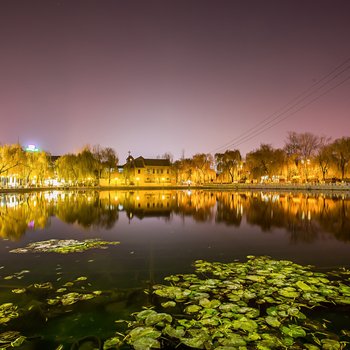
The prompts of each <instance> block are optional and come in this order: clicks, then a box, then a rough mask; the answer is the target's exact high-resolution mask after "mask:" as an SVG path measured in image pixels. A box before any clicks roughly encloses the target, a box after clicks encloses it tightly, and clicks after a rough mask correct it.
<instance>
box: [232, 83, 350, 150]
mask: <svg viewBox="0 0 350 350" xmlns="http://www.w3.org/2000/svg"><path fill="white" fill-rule="evenodd" d="M348 80H350V76H348V77H346V78H345V79H343V80H342V81H340V82H339V83H338V84H336V85H335V86H332V87H330V88H329V89H328V90H326V91H324V92H323V93H322V94H320V95H319V96H316V97H315V98H313V99H312V100H310V101H309V102H307V103H305V104H304V105H302V106H301V107H299V108H298V109H296V110H295V111H293V112H291V113H290V114H288V115H286V116H285V117H283V118H281V119H280V120H278V121H276V122H275V123H274V124H272V125H270V126H268V127H265V128H264V129H263V130H261V131H257V132H256V134H254V135H252V136H251V137H248V138H246V139H244V140H241V141H240V142H237V143H234V144H232V145H235V146H238V145H241V144H242V143H245V142H247V141H250V140H251V139H253V138H254V137H256V136H258V135H260V134H262V133H263V132H265V131H267V130H269V129H271V128H272V127H274V126H275V125H277V124H279V123H280V122H282V121H283V120H285V119H287V118H289V117H290V116H292V115H294V114H296V113H297V112H299V111H300V110H302V109H304V108H306V107H307V106H309V105H310V104H312V103H314V102H315V101H317V100H318V99H320V98H321V97H323V96H324V95H326V94H328V93H329V92H330V91H332V90H334V89H336V88H337V87H338V86H340V85H343V84H344V83H346V82H347V81H348Z"/></svg>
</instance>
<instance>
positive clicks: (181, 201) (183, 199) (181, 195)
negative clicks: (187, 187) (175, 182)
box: [174, 191, 216, 222]
mask: <svg viewBox="0 0 350 350" xmlns="http://www.w3.org/2000/svg"><path fill="white" fill-rule="evenodd" d="M215 204H216V195H215V194H214V193H213V192H208V191H194V192H191V191H182V192H178V194H177V205H176V206H175V207H174V212H175V213H176V214H178V215H182V216H191V217H193V219H194V220H195V221H197V222H205V221H212V220H213V218H214V206H215Z"/></svg>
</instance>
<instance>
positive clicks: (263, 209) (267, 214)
mask: <svg viewBox="0 0 350 350" xmlns="http://www.w3.org/2000/svg"><path fill="white" fill-rule="evenodd" d="M120 215H126V217H127V218H128V220H143V219H144V218H147V217H158V218H163V219H164V220H166V221H171V220H172V219H173V218H174V217H183V218H185V217H189V218H191V219H193V220H194V221H196V222H208V223H217V224H225V225H232V226H235V227H239V226H241V225H242V223H247V224H248V225H256V226H258V227H260V229H261V230H262V231H264V232H270V231H272V230H273V229H274V228H282V229H286V230H287V231H288V232H290V237H291V240H292V241H295V242H297V241H304V242H312V241H314V240H317V239H320V238H322V236H323V235H324V234H326V233H328V234H329V233H331V234H333V236H334V237H335V238H337V239H338V240H342V241H349V240H350V217H349V215H350V198H349V196H348V195H345V194H342V195H332V194H308V193H272V192H212V191H134V192H130V191H103V192H98V191H71V192H63V191H61V192H59V191H52V192H35V193H21V194H2V195H1V196H0V236H1V237H2V238H8V239H11V240H18V239H20V238H21V237H22V236H23V235H24V234H25V232H26V231H28V230H37V229H43V228H45V227H47V226H49V225H50V218H51V217H52V216H56V217H57V218H59V219H60V220H62V221H63V222H66V223H69V224H77V225H79V226H81V227H83V228H86V229H89V228H94V227H102V228H105V229H110V228H112V227H114V225H115V223H116V222H117V220H118V219H119V216H120Z"/></svg>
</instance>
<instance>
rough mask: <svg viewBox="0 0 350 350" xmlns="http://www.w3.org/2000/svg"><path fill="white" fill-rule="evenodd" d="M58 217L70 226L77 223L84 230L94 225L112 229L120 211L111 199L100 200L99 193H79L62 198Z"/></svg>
mask: <svg viewBox="0 0 350 350" xmlns="http://www.w3.org/2000/svg"><path fill="white" fill-rule="evenodd" d="M56 216H57V217H58V218H60V219H61V220H62V221H64V222H67V223H69V224H74V223H77V224H79V225H81V226H82V227H84V228H89V227H91V226H93V225H96V226H99V227H104V228H107V229H109V228H112V227H113V226H114V223H115V222H116V221H117V220H118V217H119V216H118V210H117V207H116V206H115V205H113V204H112V202H111V199H110V197H107V198H103V199H102V198H100V195H99V193H98V192H81V193H79V192H77V193H73V194H72V193H70V194H69V195H67V196H64V197H60V200H59V202H58V203H57V210H56Z"/></svg>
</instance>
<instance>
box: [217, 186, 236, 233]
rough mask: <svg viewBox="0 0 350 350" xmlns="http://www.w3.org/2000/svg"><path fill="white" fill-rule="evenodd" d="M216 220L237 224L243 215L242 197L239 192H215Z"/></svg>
mask: <svg viewBox="0 0 350 350" xmlns="http://www.w3.org/2000/svg"><path fill="white" fill-rule="evenodd" d="M216 196H217V207H216V215H215V221H216V222H220V223H221V222H224V223H226V224H227V225H234V226H239V225H240V224H241V221H242V216H243V204H242V197H241V195H240V194H239V193H230V192H219V193H217V195H216Z"/></svg>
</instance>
